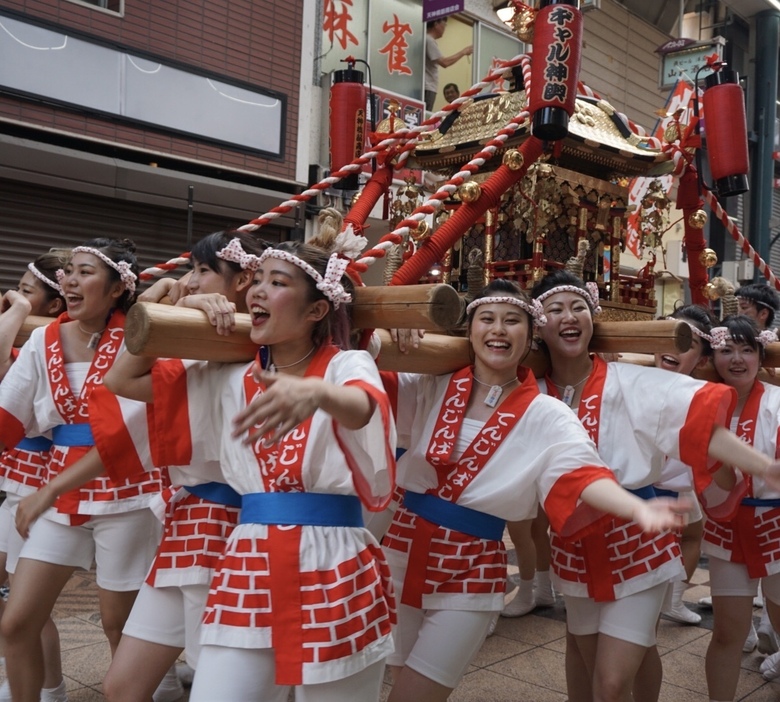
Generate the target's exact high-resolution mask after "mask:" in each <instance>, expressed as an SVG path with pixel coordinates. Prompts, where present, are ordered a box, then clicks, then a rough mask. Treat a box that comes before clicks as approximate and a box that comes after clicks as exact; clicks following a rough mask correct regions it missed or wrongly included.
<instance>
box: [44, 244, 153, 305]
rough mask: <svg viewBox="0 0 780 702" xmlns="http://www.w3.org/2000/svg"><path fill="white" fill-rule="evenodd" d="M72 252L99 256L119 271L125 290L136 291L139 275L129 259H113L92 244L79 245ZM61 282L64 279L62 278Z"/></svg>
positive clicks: (58, 278)
mask: <svg viewBox="0 0 780 702" xmlns="http://www.w3.org/2000/svg"><path fill="white" fill-rule="evenodd" d="M71 253H72V254H77V253H88V254H92V255H93V256H97V257H98V258H99V259H100V260H101V261H103V263H105V264H106V265H107V266H108V267H109V268H113V269H114V270H115V271H116V272H117V273H119V280H121V281H122V282H123V283H124V284H125V290H127V291H128V292H129V293H130V294H131V295H132V294H133V293H134V292H135V281H136V280H138V276H137V275H136V274H135V273H133V271H132V270H131V268H130V264H129V263H128V262H127V261H119V263H117V262H116V261H112V260H111V259H110V258H109V257H108V256H106V255H105V254H104V253H103V252H102V251H101V250H100V249H95V248H93V247H92V246H77V247H76V248H75V249H73V251H71ZM57 280H60V275H59V271H57ZM60 282H62V281H61V280H60Z"/></svg>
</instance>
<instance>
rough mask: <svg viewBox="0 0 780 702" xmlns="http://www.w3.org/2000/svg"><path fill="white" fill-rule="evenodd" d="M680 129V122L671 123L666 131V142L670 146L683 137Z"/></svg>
mask: <svg viewBox="0 0 780 702" xmlns="http://www.w3.org/2000/svg"><path fill="white" fill-rule="evenodd" d="M680 127H681V125H680V124H679V122H670V123H669V125H668V126H667V127H666V129H664V141H665V142H666V143H668V144H673V143H674V142H675V141H678V140H679V139H680V137H681V136H682V134H681V133H680Z"/></svg>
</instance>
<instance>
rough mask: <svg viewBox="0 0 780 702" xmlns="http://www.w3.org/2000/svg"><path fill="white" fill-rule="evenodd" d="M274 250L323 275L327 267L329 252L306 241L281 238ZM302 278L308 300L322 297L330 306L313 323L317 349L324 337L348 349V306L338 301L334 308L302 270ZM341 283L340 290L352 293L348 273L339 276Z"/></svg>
mask: <svg viewBox="0 0 780 702" xmlns="http://www.w3.org/2000/svg"><path fill="white" fill-rule="evenodd" d="M274 248H275V249H279V251H287V252H288V253H291V254H293V255H295V256H297V257H298V258H300V259H301V260H302V261H305V262H306V263H308V264H309V265H310V266H311V267H312V268H314V270H315V271H317V272H318V273H319V274H320V275H322V276H324V275H325V271H326V270H327V267H328V260H329V259H330V254H329V253H328V252H326V251H324V250H323V249H321V248H319V247H317V246H312V245H311V244H306V243H304V242H302V241H284V242H282V243H281V244H276V245H274ZM301 273H302V274H303V277H304V278H305V279H306V282H307V284H308V289H309V302H316V301H317V300H325V301H326V302H327V303H328V305H329V306H330V309H329V311H328V314H326V315H325V316H324V317H323V318H322V319H321V320H320V321H319V322H317V324H316V325H315V326H314V329H313V331H312V335H311V340H312V342H313V343H314V345H315V346H317V347H318V348H319V347H320V346H322V345H323V344H325V343H327V341H328V339H331V340H332V342H333V343H334V344H335V345H336V346H338V347H339V348H341V349H345V350H346V349H349V348H351V345H350V318H349V305H345V304H342V305H340V306H339V308H338V309H335V308H334V306H333V303H332V302H331V301H330V300H329V299H328V298H327V297H326V295H325V293H323V292H322V291H321V290H319V289H318V288H317V283H316V281H315V280H314V279H313V278H312V277H311V276H310V275H308V274H306V273H305V272H303V271H301ZM341 284H342V285H343V286H344V290H346V291H347V292H348V293H350V294H352V293H353V292H354V285H353V284H352V281H351V280H350V278H349V276H348V275H343V276H342V277H341Z"/></svg>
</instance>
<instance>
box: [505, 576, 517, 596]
mask: <svg viewBox="0 0 780 702" xmlns="http://www.w3.org/2000/svg"><path fill="white" fill-rule="evenodd" d="M519 584H520V573H513V574H512V575H507V577H506V589H505V590H504V594H505V595H508V594H510V593H512V592H514V591H515V590H517V586H518V585H519Z"/></svg>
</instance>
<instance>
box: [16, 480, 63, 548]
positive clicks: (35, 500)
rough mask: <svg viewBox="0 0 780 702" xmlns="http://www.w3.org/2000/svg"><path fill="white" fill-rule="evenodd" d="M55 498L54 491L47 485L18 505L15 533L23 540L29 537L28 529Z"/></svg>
mask: <svg viewBox="0 0 780 702" xmlns="http://www.w3.org/2000/svg"><path fill="white" fill-rule="evenodd" d="M56 498H57V496H56V495H55V494H54V491H53V490H52V489H51V488H50V487H49V486H48V485H44V486H43V487H42V488H40V489H39V490H38V491H37V492H34V493H33V494H32V495H28V496H27V497H25V498H24V499H23V500H22V501H21V502H20V503H19V505H18V506H17V508H16V531H18V532H19V534H20V535H21V537H22V538H23V539H26V538H27V537H28V536H29V535H30V527H31V526H32V525H33V524H34V523H35V521H36V520H37V519H38V517H40V516H41V515H42V514H43V513H44V512H45V511H46V510H47V509H49V507H51V506H52V505H53V504H54V500H55V499H56Z"/></svg>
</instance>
